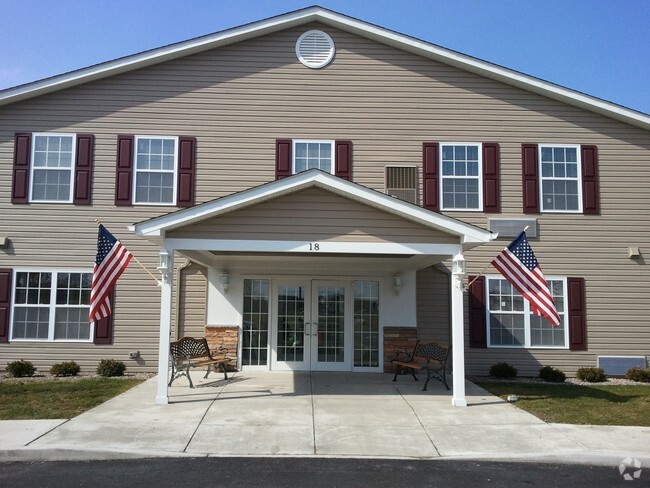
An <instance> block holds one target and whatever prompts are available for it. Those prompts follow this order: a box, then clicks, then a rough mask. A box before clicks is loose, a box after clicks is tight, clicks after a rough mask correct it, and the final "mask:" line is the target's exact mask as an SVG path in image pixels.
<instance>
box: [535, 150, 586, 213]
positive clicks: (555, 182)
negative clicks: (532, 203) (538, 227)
mask: <svg viewBox="0 0 650 488" xmlns="http://www.w3.org/2000/svg"><path fill="white" fill-rule="evenodd" d="M539 161H540V166H541V168H540V175H541V178H540V185H541V195H542V211H543V212H582V194H581V191H582V188H581V186H582V185H581V184H580V182H581V174H580V173H581V168H580V146H556V145H540V146H539Z"/></svg>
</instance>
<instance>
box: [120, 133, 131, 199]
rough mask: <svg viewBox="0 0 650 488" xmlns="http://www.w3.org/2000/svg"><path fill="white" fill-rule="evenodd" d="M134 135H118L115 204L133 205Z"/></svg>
mask: <svg viewBox="0 0 650 488" xmlns="http://www.w3.org/2000/svg"><path fill="white" fill-rule="evenodd" d="M133 145H134V137H133V136H125V135H120V136H117V169H116V172H115V205H116V206H129V205H132V204H133V203H132V201H131V192H132V188H133V150H134V147H133Z"/></svg>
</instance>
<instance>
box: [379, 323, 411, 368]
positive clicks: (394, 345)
mask: <svg viewBox="0 0 650 488" xmlns="http://www.w3.org/2000/svg"><path fill="white" fill-rule="evenodd" d="M417 340H418V329H417V328H416V327H384V373H392V372H394V371H395V370H394V369H393V365H392V364H390V360H391V359H395V350H396V349H401V350H403V351H409V352H411V351H413V348H414V347H415V343H416V342H417Z"/></svg>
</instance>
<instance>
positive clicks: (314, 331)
mask: <svg viewBox="0 0 650 488" xmlns="http://www.w3.org/2000/svg"><path fill="white" fill-rule="evenodd" d="M349 295H350V290H349V285H348V284H346V283H341V282H330V281H315V280H302V281H301V280H294V281H279V282H276V283H275V284H274V287H273V302H274V305H275V306H274V310H275V313H274V314H273V319H272V342H271V361H272V364H271V368H272V369H276V370H303V371H304V370H320V371H345V370H350V369H351V367H352V363H351V361H352V352H351V349H352V341H351V317H352V313H351V310H350V304H349V302H350V296H349Z"/></svg>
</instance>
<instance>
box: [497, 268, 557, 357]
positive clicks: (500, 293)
mask: <svg viewBox="0 0 650 488" xmlns="http://www.w3.org/2000/svg"><path fill="white" fill-rule="evenodd" d="M546 282H547V283H548V285H549V289H550V291H551V296H552V297H553V300H554V301H555V306H556V308H557V311H558V314H559V315H560V325H558V326H557V327H553V326H552V325H551V323H550V322H549V321H548V320H547V319H546V318H544V317H538V316H536V315H533V313H532V311H531V309H530V304H529V302H528V300H526V299H524V297H523V296H521V294H520V293H519V292H518V291H517V290H515V288H514V287H513V286H512V285H511V284H510V283H509V282H508V280H506V279H504V278H500V277H488V278H487V284H488V286H487V293H488V297H487V298H488V300H487V327H488V346H490V347H536V348H559V349H566V348H568V344H569V337H568V329H567V327H566V303H567V298H566V279H565V278H551V279H547V280H546Z"/></svg>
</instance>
